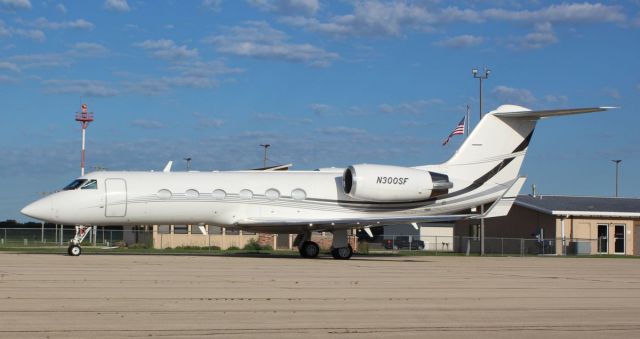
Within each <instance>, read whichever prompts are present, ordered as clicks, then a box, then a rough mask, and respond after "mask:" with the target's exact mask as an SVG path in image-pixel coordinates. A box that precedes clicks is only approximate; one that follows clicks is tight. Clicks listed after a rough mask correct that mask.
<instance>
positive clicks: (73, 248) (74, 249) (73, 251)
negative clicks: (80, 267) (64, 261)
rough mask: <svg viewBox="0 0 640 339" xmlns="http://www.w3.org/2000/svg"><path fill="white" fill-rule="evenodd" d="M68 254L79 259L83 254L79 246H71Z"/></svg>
mask: <svg viewBox="0 0 640 339" xmlns="http://www.w3.org/2000/svg"><path fill="white" fill-rule="evenodd" d="M67 253H68V254H69V255H70V256H72V257H77V256H79V255H80V254H82V247H80V246H78V245H71V246H69V248H67Z"/></svg>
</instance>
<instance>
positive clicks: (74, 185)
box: [62, 179, 88, 191]
mask: <svg viewBox="0 0 640 339" xmlns="http://www.w3.org/2000/svg"><path fill="white" fill-rule="evenodd" d="M87 181H88V180H87V179H76V180H74V181H72V182H71V183H70V184H69V185H67V186H65V187H64V188H63V189H62V190H63V191H71V190H75V189H77V188H78V187H80V186H82V185H83V184H84V183H85V182H87Z"/></svg>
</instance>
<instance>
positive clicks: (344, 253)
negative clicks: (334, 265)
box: [331, 245, 353, 260]
mask: <svg viewBox="0 0 640 339" xmlns="http://www.w3.org/2000/svg"><path fill="white" fill-rule="evenodd" d="M331 255H332V256H333V258H334V259H338V260H347V259H351V256H352V255H353V248H352V247H351V245H347V246H346V247H340V248H334V249H332V250H331Z"/></svg>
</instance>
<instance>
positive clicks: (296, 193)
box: [291, 188, 307, 200]
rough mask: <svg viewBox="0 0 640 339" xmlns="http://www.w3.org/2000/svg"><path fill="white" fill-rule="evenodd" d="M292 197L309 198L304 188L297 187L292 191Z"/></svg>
mask: <svg viewBox="0 0 640 339" xmlns="http://www.w3.org/2000/svg"><path fill="white" fill-rule="evenodd" d="M291 197H292V198H293V200H304V199H306V198H307V192H305V191H304V190H303V189H300V188H296V189H294V190H293V191H291Z"/></svg>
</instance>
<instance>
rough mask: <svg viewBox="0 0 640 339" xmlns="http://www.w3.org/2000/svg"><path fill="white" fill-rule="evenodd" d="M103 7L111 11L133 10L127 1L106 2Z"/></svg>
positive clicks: (106, 0)
mask: <svg viewBox="0 0 640 339" xmlns="http://www.w3.org/2000/svg"><path fill="white" fill-rule="evenodd" d="M103 7H104V8H105V9H106V10H109V11H115V12H128V11H129V10H131V8H130V7H129V3H127V0H105V2H104V5H103Z"/></svg>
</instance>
